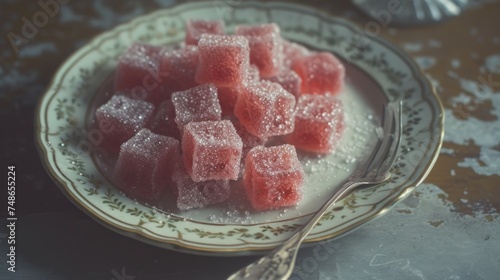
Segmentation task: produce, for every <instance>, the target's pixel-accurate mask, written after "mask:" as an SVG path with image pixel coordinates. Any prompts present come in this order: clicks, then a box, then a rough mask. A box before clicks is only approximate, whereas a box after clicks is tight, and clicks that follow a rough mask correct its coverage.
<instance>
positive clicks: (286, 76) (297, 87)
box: [266, 69, 302, 98]
mask: <svg viewBox="0 0 500 280" xmlns="http://www.w3.org/2000/svg"><path fill="white" fill-rule="evenodd" d="M266 80H268V81H271V82H275V83H278V84H280V85H281V86H282V87H283V88H284V89H285V90H286V91H288V92H289V93H291V94H293V96H295V98H299V95H300V91H301V87H302V79H301V78H300V77H299V75H297V73H295V71H293V70H290V69H282V70H281V71H280V73H279V74H278V75H276V76H274V77H271V78H267V79H266Z"/></svg>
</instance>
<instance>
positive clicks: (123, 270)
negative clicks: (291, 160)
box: [0, 0, 500, 280]
mask: <svg viewBox="0 0 500 280" xmlns="http://www.w3.org/2000/svg"><path fill="white" fill-rule="evenodd" d="M47 2H54V3H56V2H55V0H53V1H50V0H41V1H40V3H47ZM179 2H183V1H174V0H157V1H148V2H146V1H142V2H139V1H137V2H135V1H134V2H133V1H104V0H95V1H78V2H77V1H58V2H57V3H58V4H57V11H54V12H53V13H51V14H50V13H49V14H47V13H46V14H45V16H42V15H41V13H39V12H40V11H44V10H43V7H42V6H41V5H40V4H39V3H37V2H35V1H31V2H21V1H14V0H10V1H7V0H6V1H2V3H1V4H0V18H1V19H2V20H1V24H0V34H1V36H2V37H1V39H0V107H1V110H0V114H1V118H0V120H1V123H2V126H1V127H2V131H3V136H2V138H1V140H0V141H1V143H2V144H1V147H2V149H3V152H2V159H3V160H4V161H3V168H4V169H5V171H4V172H5V173H7V170H6V169H7V166H8V165H15V166H16V173H17V192H16V210H17V216H18V219H19V220H18V223H17V227H16V241H17V243H16V245H17V251H16V272H15V273H12V272H10V271H8V270H7V267H8V265H7V264H6V261H7V258H8V257H7V253H8V251H7V248H8V244H7V242H8V233H7V229H6V227H5V226H4V225H5V224H7V220H6V216H7V211H6V209H2V210H1V211H0V217H1V221H2V226H1V229H0V245H1V246H0V247H1V248H2V249H1V252H0V261H1V262H2V267H0V279H116V280H121V279H128V280H132V279H137V280H139V279H225V277H226V276H227V275H228V274H229V273H230V272H232V271H234V270H237V269H238V268H240V267H241V266H243V265H245V264H247V263H248V262H250V261H253V260H254V259H255V257H237V258H222V257H202V256H194V255H187V254H181V253H176V252H172V251H168V250H164V249H160V248H156V247H153V246H149V245H146V244H143V243H141V242H138V241H135V240H132V239H129V238H126V237H123V236H121V235H118V234H116V233H114V232H112V231H110V230H107V229H106V228H104V227H103V226H101V225H99V224H98V223H96V222H95V221H94V220H92V219H91V218H90V217H87V216H86V215H84V214H83V213H82V212H80V211H79V210H78V209H77V208H76V207H75V206H73V204H71V203H70V202H69V201H68V200H67V199H66V198H65V197H64V195H63V194H62V193H61V191H60V190H59V189H58V188H57V187H56V186H55V184H54V183H53V182H52V181H51V180H50V178H49V177H48V176H47V174H46V173H45V170H44V169H43V166H42V164H41V162H40V160H39V158H38V155H37V152H36V148H35V144H34V141H33V138H34V136H33V131H34V128H33V123H34V122H33V118H34V113H33V112H34V110H35V106H36V102H37V100H38V98H39V97H40V96H41V94H42V93H43V91H44V89H45V88H46V87H47V85H48V84H49V81H50V79H51V76H52V75H53V74H54V73H55V71H56V69H57V67H58V66H59V65H60V64H61V63H62V62H63V61H64V60H65V58H66V57H68V56H69V55H70V54H71V53H72V52H74V51H75V50H76V49H78V48H79V47H81V46H82V45H83V44H85V43H87V42H88V41H89V40H90V39H91V38H92V37H93V36H95V35H97V34H99V33H100V32H103V31H105V30H108V29H110V28H112V27H114V26H116V25H118V24H120V23H123V22H125V21H127V20H129V19H131V18H134V17H136V16H139V15H143V14H146V13H148V12H151V11H154V10H157V9H160V8H166V7H171V6H173V5H175V4H177V3H179ZM215 2H217V1H215ZM221 2H238V1H221ZM296 2H299V1H296ZM302 2H305V4H307V5H311V6H314V7H317V8H320V9H321V10H323V11H328V12H331V13H332V14H334V15H337V16H340V17H344V18H348V19H350V20H352V21H354V22H356V23H357V24H359V25H360V26H361V27H363V26H365V25H366V24H368V23H369V22H371V21H373V19H369V18H367V17H366V16H365V15H364V14H363V13H361V12H360V11H358V10H357V9H356V8H355V7H354V6H353V5H352V4H351V3H350V2H349V1H335V3H333V2H334V1H316V0H311V1H302ZM472 2H473V3H472V4H471V5H470V6H469V7H468V8H467V10H466V11H465V12H464V13H463V14H462V15H460V16H459V17H457V18H453V19H451V20H449V21H447V22H445V23H442V24H438V25H430V26H423V27H417V28H398V27H393V26H387V27H384V26H382V25H379V27H380V29H379V30H377V31H379V34H378V36H382V37H384V38H386V39H387V40H389V41H391V42H393V43H395V44H396V45H398V46H400V47H401V48H402V49H403V50H405V51H406V52H407V53H408V54H409V55H410V56H411V57H413V58H414V59H415V60H416V61H417V63H418V64H419V65H420V66H421V68H422V69H423V70H424V72H425V73H426V74H427V75H428V77H429V79H430V80H431V81H432V83H433V84H434V86H435V88H436V90H437V92H438V93H439V96H440V97H441V100H442V102H443V104H444V107H445V115H446V123H445V129H446V133H445V139H444V143H443V149H442V150H441V154H440V157H439V159H438V161H437V163H436V165H435V167H434V169H433V170H432V172H431V173H430V175H429V176H428V177H427V179H426V180H425V181H424V183H423V184H422V185H421V186H419V187H418V188H417V189H416V191H415V192H414V193H413V194H412V195H410V197H408V198H407V199H406V200H404V201H403V202H401V203H399V204H398V205H396V206H395V207H394V208H393V209H392V210H391V211H390V212H389V213H387V214H386V215H385V216H383V217H382V218H380V219H376V220H374V221H372V222H370V223H368V224H366V225H365V226H363V227H361V228H360V229H358V230H356V231H354V232H352V233H350V234H349V235H346V236H344V237H342V238H339V239H335V240H331V241H327V242H322V243H320V244H319V245H316V246H311V247H308V248H303V249H302V250H301V251H300V254H299V256H298V259H297V266H296V269H295V272H294V274H293V275H292V277H291V279H321V280H327V279H332V280H333V279H384V280H387V279H398V280H399V279H499V278H498V277H499V274H500V234H499V233H500V214H499V213H500V212H499V211H500V29H499V26H500V18H499V15H500V2H495V1H472ZM33 20H35V21H37V23H38V24H37V26H35V28H32V29H29V28H27V29H26V27H24V26H25V25H26V22H27V21H31V22H32V21H33ZM5 188H7V187H5ZM2 193H5V191H2ZM3 201H7V200H6V199H5V200H4V198H2V205H4V203H3Z"/></svg>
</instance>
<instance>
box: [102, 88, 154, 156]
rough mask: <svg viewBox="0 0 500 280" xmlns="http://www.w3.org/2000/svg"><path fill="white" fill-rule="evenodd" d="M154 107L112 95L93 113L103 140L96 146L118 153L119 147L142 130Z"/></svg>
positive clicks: (146, 103) (144, 102)
mask: <svg viewBox="0 0 500 280" xmlns="http://www.w3.org/2000/svg"><path fill="white" fill-rule="evenodd" d="M153 110H154V106H153V105H152V104H151V103H149V102H146V101H143V100H137V99H131V98H128V97H126V96H123V95H114V96H113V97H111V99H110V100H109V101H108V102H107V103H105V104H103V105H101V106H100V107H99V108H98V109H97V110H96V112H95V115H96V119H97V122H98V123H99V126H100V127H106V128H109V129H106V131H103V139H102V142H101V143H100V144H97V145H98V146H100V147H102V148H104V149H107V150H108V151H110V152H113V153H118V151H119V149H120V145H121V144H122V143H123V142H125V141H127V140H128V139H130V138H131V137H132V136H134V135H135V134H136V133H137V132H138V131H139V130H141V129H142V128H144V127H145V126H146V124H147V122H148V121H149V119H150V118H151V117H152V115H153Z"/></svg>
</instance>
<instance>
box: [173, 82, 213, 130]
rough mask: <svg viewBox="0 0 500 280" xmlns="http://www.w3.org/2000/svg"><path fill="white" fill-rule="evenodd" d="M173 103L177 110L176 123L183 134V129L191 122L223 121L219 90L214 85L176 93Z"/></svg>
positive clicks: (205, 85)
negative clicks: (218, 96) (218, 95)
mask: <svg viewBox="0 0 500 280" xmlns="http://www.w3.org/2000/svg"><path fill="white" fill-rule="evenodd" d="M172 103H173V104H174V108H175V122H176V123H177V125H178V127H179V130H180V131H181V133H182V129H183V127H184V126H185V125H186V124H188V123H190V122H200V121H218V120H220V119H221V108H220V105H219V99H218V98H217V88H216V87H215V86H214V85H213V84H204V85H201V86H197V87H194V88H191V89H188V90H186V91H178V92H174V93H173V94H172Z"/></svg>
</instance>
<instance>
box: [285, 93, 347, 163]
mask: <svg viewBox="0 0 500 280" xmlns="http://www.w3.org/2000/svg"><path fill="white" fill-rule="evenodd" d="M343 129H344V110H343V106H342V103H341V101H340V100H339V99H337V98H336V97H335V96H331V95H317V94H304V95H302V96H300V98H299V100H298V103H297V110H296V114H295V130H294V131H293V132H292V133H291V134H290V135H288V136H287V142H288V143H290V144H292V145H294V146H295V147H297V148H298V149H302V150H305V151H309V152H314V153H318V154H326V153H330V152H331V151H333V149H334V148H335V146H336V144H337V142H338V141H339V139H340V137H341V135H342V132H343Z"/></svg>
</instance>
